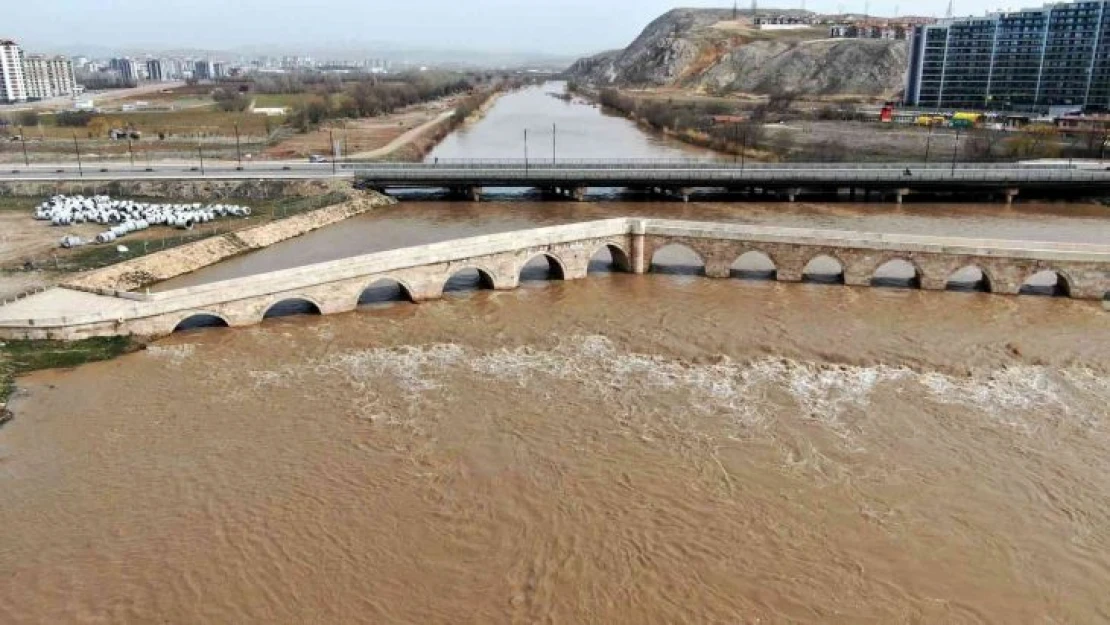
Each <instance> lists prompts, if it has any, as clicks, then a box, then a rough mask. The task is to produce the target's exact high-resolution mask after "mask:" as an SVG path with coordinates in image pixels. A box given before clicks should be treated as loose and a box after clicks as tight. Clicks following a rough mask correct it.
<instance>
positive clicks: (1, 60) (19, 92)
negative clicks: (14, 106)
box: [0, 39, 28, 103]
mask: <svg viewBox="0 0 1110 625" xmlns="http://www.w3.org/2000/svg"><path fill="white" fill-rule="evenodd" d="M27 97H28V95H27V83H26V79H25V78H24V75H23V52H22V51H21V50H20V49H19V45H18V44H16V42H14V41H10V40H8V39H0V102H5V103H7V102H26V101H27Z"/></svg>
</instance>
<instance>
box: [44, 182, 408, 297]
mask: <svg viewBox="0 0 1110 625" xmlns="http://www.w3.org/2000/svg"><path fill="white" fill-rule="evenodd" d="M395 202H396V200H394V199H392V198H390V197H387V196H385V195H382V194H380V193H376V192H373V191H352V192H351V195H350V196H349V197H348V199H347V200H346V201H344V202H342V203H340V204H333V205H331V206H327V207H325V208H321V209H318V210H315V211H311V212H308V213H304V214H301V215H296V216H293V217H289V218H286V219H282V220H280V221H274V222H271V223H268V224H263V225H261V226H255V227H253V228H248V229H245V230H240V231H237V232H231V233H228V234H224V235H220V236H215V237H212V238H209V239H204V240H202V241H197V242H196V243H190V244H188V245H182V246H180V247H176V248H173V249H169V250H165V251H163V252H157V253H154V254H150V255H147V256H142V257H140V258H136V259H134V260H129V261H126V262H123V263H120V264H118V265H112V266H110V267H105V268H103V269H98V270H96V271H91V272H88V273H84V274H81V275H79V276H77V277H75V278H73V279H71V280H69V281H67V282H66V283H65V286H67V287H70V288H74V289H80V290H83V291H91V292H96V293H115V292H126V291H133V290H135V289H139V288H142V287H144V286H148V285H150V284H154V283H156V282H161V281H163V280H168V279H170V278H174V277H177V276H180V275H182V274H186V273H190V272H192V271H196V270H198V269H201V268H203V267H207V266H209V265H212V264H215V263H218V262H220V261H222V260H226V259H228V258H231V257H232V256H237V255H239V254H243V253H245V252H249V251H252V250H257V249H261V248H264V247H268V246H270V245H273V244H274V243H278V242H280V241H285V240H287V239H292V238H294V237H298V236H301V235H303V234H305V233H308V232H312V231H313V230H317V229H319V228H323V227H325V226H329V225H331V224H334V223H338V222H340V221H343V220H345V219H349V218H350V217H354V216H355V215H359V214H361V213H365V212H367V211H369V210H372V209H374V208H378V207H381V206H388V205H390V204H393V203H395Z"/></svg>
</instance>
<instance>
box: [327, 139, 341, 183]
mask: <svg viewBox="0 0 1110 625" xmlns="http://www.w3.org/2000/svg"><path fill="white" fill-rule="evenodd" d="M328 143H330V144H331V145H330V146H329V147H330V148H331V175H333V176H334V175H335V161H336V159H338V158H339V155H338V154H336V152H338V150H336V149H335V131H334V130H332V129H330V128H329V129H328Z"/></svg>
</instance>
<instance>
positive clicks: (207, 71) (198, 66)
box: [193, 60, 215, 80]
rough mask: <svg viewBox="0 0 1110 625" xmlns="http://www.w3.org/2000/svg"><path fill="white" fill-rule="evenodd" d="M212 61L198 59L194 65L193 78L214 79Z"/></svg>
mask: <svg viewBox="0 0 1110 625" xmlns="http://www.w3.org/2000/svg"><path fill="white" fill-rule="evenodd" d="M214 73H215V72H214V71H213V70H212V61H207V60H205V61H197V62H196V63H195V64H194V66H193V78H196V79H197V80H212V75H213V74H214Z"/></svg>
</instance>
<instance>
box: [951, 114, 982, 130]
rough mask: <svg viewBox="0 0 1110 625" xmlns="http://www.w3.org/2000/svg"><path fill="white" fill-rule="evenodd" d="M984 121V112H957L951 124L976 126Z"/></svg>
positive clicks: (956, 126)
mask: <svg viewBox="0 0 1110 625" xmlns="http://www.w3.org/2000/svg"><path fill="white" fill-rule="evenodd" d="M982 122H983V114H982V113H963V112H960V113H956V114H955V115H953V116H952V121H951V122H949V125H950V126H952V127H953V128H974V127H975V126H978V125H979V124H981V123H982Z"/></svg>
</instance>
